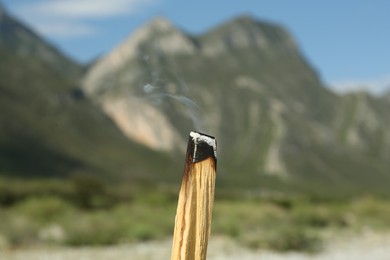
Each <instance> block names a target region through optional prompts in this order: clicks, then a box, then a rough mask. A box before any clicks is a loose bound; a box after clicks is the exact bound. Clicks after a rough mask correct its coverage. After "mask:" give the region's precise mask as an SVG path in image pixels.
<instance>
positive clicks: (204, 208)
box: [171, 132, 217, 260]
mask: <svg viewBox="0 0 390 260" xmlns="http://www.w3.org/2000/svg"><path fill="white" fill-rule="evenodd" d="M216 150H217V146H216V142H215V138H214V137H211V136H208V135H205V134H201V133H197V132H191V133H190V136H189V139H188V146H187V154H186V160H185V166H184V174H183V179H182V183H181V188H180V192H179V201H178V205H177V211H176V219H175V230H174V235H173V246H172V255H171V260H205V259H206V254H207V245H208V240H209V237H210V231H211V216H212V209H213V203H214V190H215V175H216V166H217V156H216Z"/></svg>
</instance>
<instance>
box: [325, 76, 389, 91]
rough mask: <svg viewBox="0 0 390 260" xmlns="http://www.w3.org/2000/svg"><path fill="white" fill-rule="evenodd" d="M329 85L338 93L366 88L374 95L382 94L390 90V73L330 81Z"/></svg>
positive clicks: (365, 89)
mask: <svg viewBox="0 0 390 260" xmlns="http://www.w3.org/2000/svg"><path fill="white" fill-rule="evenodd" d="M329 87H330V88H331V89H333V90H334V91H336V92H338V93H348V92H352V91H361V90H364V91H367V92H369V93H371V94H374V95H380V94H382V93H384V92H385V91H388V90H390V75H386V76H382V77H379V78H376V79H362V80H356V79H355V80H340V81H335V82H332V83H330V84H329Z"/></svg>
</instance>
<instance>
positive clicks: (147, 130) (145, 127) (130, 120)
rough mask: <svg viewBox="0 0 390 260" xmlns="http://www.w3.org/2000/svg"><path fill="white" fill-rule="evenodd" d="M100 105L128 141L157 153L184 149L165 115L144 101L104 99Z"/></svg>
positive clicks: (134, 98) (131, 98) (132, 98)
mask: <svg viewBox="0 0 390 260" xmlns="http://www.w3.org/2000/svg"><path fill="white" fill-rule="evenodd" d="M101 105H102V107H103V111H104V112H106V114H107V115H109V116H110V117H111V118H112V119H113V121H114V122H115V123H116V125H117V126H118V127H119V129H121V130H122V132H123V133H124V134H125V135H126V136H127V137H128V138H130V139H131V140H133V141H135V142H137V143H140V144H143V145H145V146H147V147H149V148H150V149H154V150H160V151H172V150H173V149H174V148H178V147H184V141H182V139H181V138H180V135H179V134H178V133H177V131H176V129H175V128H173V126H172V125H171V124H170V122H169V121H168V120H167V118H166V116H165V115H164V114H163V113H162V112H161V111H159V110H158V109H157V108H155V107H153V106H151V105H149V104H147V103H146V102H145V101H144V100H142V99H139V98H137V97H128V98H123V97H122V98H104V99H103V100H102V101H101Z"/></svg>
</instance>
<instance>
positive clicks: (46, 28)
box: [35, 22, 96, 38]
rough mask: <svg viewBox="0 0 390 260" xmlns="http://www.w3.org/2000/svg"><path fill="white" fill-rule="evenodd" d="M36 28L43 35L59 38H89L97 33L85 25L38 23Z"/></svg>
mask: <svg viewBox="0 0 390 260" xmlns="http://www.w3.org/2000/svg"><path fill="white" fill-rule="evenodd" d="M35 27H36V28H38V30H39V32H40V33H41V34H43V35H50V36H52V37H59V38H71V37H81V36H89V35H93V34H95V33H96V30H95V28H94V27H92V26H89V25H87V24H83V23H68V22H51V23H36V24H35Z"/></svg>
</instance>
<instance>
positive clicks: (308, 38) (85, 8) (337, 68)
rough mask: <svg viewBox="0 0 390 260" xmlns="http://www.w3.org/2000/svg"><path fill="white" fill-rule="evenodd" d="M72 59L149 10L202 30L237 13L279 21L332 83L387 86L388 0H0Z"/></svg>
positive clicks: (107, 43) (111, 41)
mask: <svg viewBox="0 0 390 260" xmlns="http://www.w3.org/2000/svg"><path fill="white" fill-rule="evenodd" d="M0 1H2V2H3V4H4V5H5V7H6V8H7V9H8V11H9V12H11V13H12V14H13V15H15V16H17V17H18V18H19V19H20V20H22V21H24V22H26V23H28V24H29V25H30V26H31V27H32V28H34V29H35V30H36V31H37V32H39V33H40V34H41V35H43V36H44V37H46V38H47V39H49V40H50V41H51V42H52V43H54V44H55V45H56V46H57V47H59V48H60V49H61V50H63V51H64V52H65V53H66V54H68V55H69V56H70V57H72V58H73V59H75V60H77V61H80V62H88V61H91V60H92V59H94V58H96V57H98V56H99V55H102V54H104V53H106V52H108V51H109V50H110V49H112V48H114V47H115V46H116V45H117V44H119V43H120V42H121V41H122V40H123V39H125V38H126V37H128V36H129V35H130V34H131V33H132V32H133V31H134V30H135V29H136V28H137V27H139V26H140V25H142V24H143V23H145V22H146V21H147V20H149V19H151V18H152V17H154V16H156V15H159V16H165V17H167V18H168V19H169V20H171V21H172V22H173V23H174V24H175V25H176V26H178V27H180V28H182V29H184V30H185V31H187V32H189V33H192V34H200V33H202V32H205V31H207V30H209V29H211V28H212V27H214V26H217V25H218V24H221V23H223V22H224V21H226V20H229V19H231V18H233V17H236V16H239V15H241V14H250V15H253V16H255V17H256V18H258V19H260V20H261V19H264V20H267V21H270V22H274V23H278V24H281V25H283V26H285V27H286V28H287V29H288V30H289V31H290V32H291V33H292V34H293V36H294V37H295V39H296V41H297V42H298V44H299V46H300V47H301V50H302V52H303V53H304V55H305V56H306V58H307V59H308V60H309V62H310V63H311V64H312V65H313V66H314V67H315V69H316V70H317V71H318V72H319V74H320V75H321V77H322V80H323V81H324V82H325V83H327V84H328V85H333V88H334V89H336V90H338V91H341V92H343V91H348V90H351V89H355V88H357V87H359V88H360V87H363V86H364V87H365V88H366V89H368V90H370V91H371V92H373V93H380V92H381V91H383V89H384V88H385V87H387V86H390V47H389V46H390V15H389V10H390V1H387V0H373V1H368V0H355V1H353V0H342V1H340V0H326V1H325V0H323V1H313V0H294V1H282V0H267V1H266V0H256V1H254V0H240V1H222V0H215V1H206V0H198V1H179V0H0Z"/></svg>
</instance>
